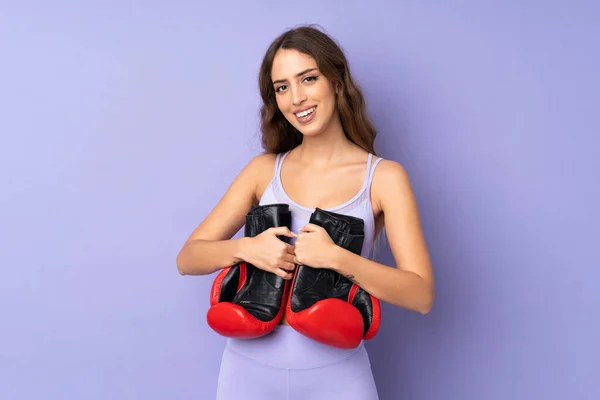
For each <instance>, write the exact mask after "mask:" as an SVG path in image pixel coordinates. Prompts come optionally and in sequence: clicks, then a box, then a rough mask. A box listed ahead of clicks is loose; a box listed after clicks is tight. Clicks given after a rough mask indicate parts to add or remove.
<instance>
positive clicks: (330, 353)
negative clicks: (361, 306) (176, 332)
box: [177, 26, 434, 400]
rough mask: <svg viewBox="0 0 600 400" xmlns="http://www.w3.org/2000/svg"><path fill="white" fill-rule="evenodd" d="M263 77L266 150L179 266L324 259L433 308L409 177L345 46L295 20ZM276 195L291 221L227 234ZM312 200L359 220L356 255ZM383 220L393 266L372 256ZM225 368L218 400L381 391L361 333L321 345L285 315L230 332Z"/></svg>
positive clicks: (206, 269)
mask: <svg viewBox="0 0 600 400" xmlns="http://www.w3.org/2000/svg"><path fill="white" fill-rule="evenodd" d="M259 87H260V93H261V96H262V99H263V102H264V104H263V106H262V108H261V115H262V144H263V147H264V150H265V152H264V154H261V155H258V156H256V157H255V158H253V159H252V160H251V161H250V162H249V163H248V164H247V165H246V167H245V168H244V169H243V170H242V171H241V173H240V174H239V175H238V176H237V177H236V178H235V179H234V181H233V183H232V184H231V185H230V186H229V188H228V190H227V191H226V193H225V194H224V196H223V197H222V198H221V200H220V201H219V203H218V204H217V205H216V206H215V208H214V209H213V210H212V211H211V212H210V214H209V215H208V216H207V217H206V219H204V221H202V222H201V223H200V224H199V225H198V227H197V228H196V229H195V230H194V232H193V233H192V234H191V235H190V237H189V238H188V240H187V241H186V243H185V244H184V246H183V248H182V249H181V251H180V253H179V255H178V257H177V265H178V269H179V272H180V273H181V274H189V275H205V274H212V273H214V272H216V271H218V270H220V269H222V268H224V267H227V266H231V265H234V264H236V263H239V262H241V261H246V262H248V263H251V264H252V265H254V266H256V267H257V268H259V269H261V270H264V271H269V272H272V273H274V274H277V275H278V276H280V277H283V278H285V279H292V277H293V273H294V270H295V268H296V265H310V266H313V267H316V268H329V269H333V270H335V271H337V272H339V273H340V274H342V275H344V276H346V277H348V279H350V280H352V281H353V282H354V283H355V284H357V285H358V286H359V287H361V288H362V289H364V290H365V291H367V292H368V293H369V294H371V295H372V296H374V297H376V298H378V299H379V300H380V301H383V302H387V303H389V304H393V305H396V306H398V307H403V308H406V309H409V310H413V311H415V312H418V313H421V314H426V313H428V312H429V310H430V308H431V306H432V303H433V299H434V279H433V274H432V268H431V265H430V259H429V255H428V251H427V247H426V243H425V240H424V237H423V234H422V230H421V225H420V220H419V215H418V210H417V204H416V202H415V197H414V195H413V191H412V189H411V185H410V181H409V178H408V176H407V174H406V171H405V170H404V168H403V167H402V166H401V165H400V164H398V163H396V162H394V161H390V160H383V159H382V158H379V157H377V156H376V155H375V150H374V140H375V135H376V133H375V130H374V128H373V126H372V124H371V122H370V121H369V118H368V116H367V112H366V109H365V104H364V100H363V96H362V93H361V91H360V90H359V88H358V87H357V85H356V84H355V83H354V81H353V79H352V76H351V74H350V70H349V67H348V62H347V60H346V57H345V55H344V54H343V52H342V50H341V49H340V48H339V47H338V46H337V45H336V43H335V42H334V41H333V40H332V39H331V38H330V37H329V36H327V35H326V34H325V33H323V32H321V31H320V30H318V29H315V28H313V27H308V26H305V27H300V28H296V29H292V30H289V31H287V32H285V33H283V34H282V35H281V36H279V37H278V38H276V39H275V41H274V42H273V43H272V44H271V46H270V47H269V49H268V50H267V52H266V55H265V57H264V60H263V63H262V65H261V69H260V75H259ZM273 203H285V204H289V206H290V209H291V212H292V223H291V229H287V228H285V227H284V228H275V229H271V230H268V231H265V232H263V233H261V234H260V235H258V236H255V237H252V238H247V237H244V238H239V239H237V238H236V239H232V237H233V235H234V234H235V233H236V232H238V231H239V230H240V229H241V228H242V226H243V225H244V222H245V215H246V213H247V212H248V211H249V209H250V208H251V206H253V205H258V204H260V205H262V204H273ZM317 207H318V208H321V209H325V210H328V211H332V212H336V213H341V214H345V215H353V216H355V217H359V218H362V219H363V220H364V223H365V227H364V229H365V230H364V232H365V241H364V247H363V250H362V252H361V254H354V253H351V252H349V251H347V250H345V249H343V248H341V247H339V246H336V245H334V244H333V243H332V242H331V240H329V237H328V235H327V233H326V232H325V231H324V230H323V229H322V228H321V227H319V226H316V225H314V224H310V223H308V221H309V217H310V215H311V213H312V212H313V211H314V210H315V209H316V208H317ZM384 227H385V230H386V234H387V238H388V243H389V246H390V248H391V251H392V253H393V256H394V259H395V262H396V268H393V267H391V266H387V265H383V264H380V263H378V262H376V261H373V246H374V242H375V240H374V239H375V238H376V237H377V236H378V235H379V233H381V231H382V229H383V228H384ZM279 235H283V236H286V237H288V238H289V239H288V240H289V242H288V243H284V242H283V241H281V240H280V239H279V238H278V237H277V236H279ZM220 368H221V369H220V375H219V382H218V390H217V392H218V395H217V398H218V399H221V400H234V399H235V400H240V399H261V400H267V399H289V400H296V399H297V400H300V399H311V400H318V399H328V400H330V399H338V398H339V399H346V400H350V399H360V400H371V399H377V398H378V394H377V390H376V386H375V382H374V379H373V375H372V372H371V365H370V361H369V357H368V355H367V352H366V350H365V347H364V345H363V344H362V343H361V344H360V345H359V346H358V347H357V348H354V349H341V348H337V347H333V346H327V345H324V344H321V343H319V342H317V341H314V340H311V339H309V338H307V337H305V336H303V335H302V334H300V333H298V332H297V331H296V330H294V329H293V328H291V327H290V326H289V324H288V323H287V319H286V317H285V315H284V317H283V318H282V320H281V323H280V325H278V327H277V328H276V329H275V330H274V331H273V332H272V333H270V334H268V335H266V336H263V337H260V338H258V339H250V340H248V339H232V338H229V339H228V340H227V345H226V348H225V351H224V354H223V359H222V362H221V367H220Z"/></svg>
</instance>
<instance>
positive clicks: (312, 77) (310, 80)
mask: <svg viewBox="0 0 600 400" xmlns="http://www.w3.org/2000/svg"><path fill="white" fill-rule="evenodd" d="M304 80H305V81H308V82H312V81H316V80H317V77H316V76H307V77H306V78H304Z"/></svg>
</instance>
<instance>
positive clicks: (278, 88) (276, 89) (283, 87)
mask: <svg viewBox="0 0 600 400" xmlns="http://www.w3.org/2000/svg"><path fill="white" fill-rule="evenodd" d="M283 89H285V85H281V86H277V87H276V88H275V92H281V91H282V90H283Z"/></svg>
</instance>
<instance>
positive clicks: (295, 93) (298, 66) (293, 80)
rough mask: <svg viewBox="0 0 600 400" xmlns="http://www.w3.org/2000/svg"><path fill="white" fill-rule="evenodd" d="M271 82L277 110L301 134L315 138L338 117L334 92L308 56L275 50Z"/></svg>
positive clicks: (297, 52) (290, 50)
mask: <svg viewBox="0 0 600 400" xmlns="http://www.w3.org/2000/svg"><path fill="white" fill-rule="evenodd" d="M271 80H272V82H273V88H274V90H275V99H276V100H277V106H278V107H279V110H280V111H281V112H282V114H283V115H284V116H285V118H286V119H287V120H288V121H289V122H290V123H291V124H292V125H293V126H294V127H295V128H296V129H298V131H300V132H301V133H302V134H303V135H307V136H314V135H318V134H319V133H321V132H323V131H324V130H325V129H327V127H328V126H329V124H330V123H331V121H332V120H333V118H334V117H337V109H336V93H335V89H334V88H333V85H332V84H331V82H330V81H329V80H328V79H327V78H325V76H324V75H323V74H322V73H321V72H320V71H319V69H318V68H317V62H316V61H315V60H314V58H312V57H311V56H309V55H307V54H304V53H300V52H299V51H297V50H292V49H280V50H278V51H277V53H276V54H275V58H274V59H273V67H272V70H271Z"/></svg>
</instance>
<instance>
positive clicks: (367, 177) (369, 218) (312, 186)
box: [259, 152, 381, 324]
mask: <svg viewBox="0 0 600 400" xmlns="http://www.w3.org/2000/svg"><path fill="white" fill-rule="evenodd" d="M288 154H289V152H286V153H282V154H277V155H276V158H275V166H274V171H273V175H272V179H271V180H270V182H269V183H268V185H267V186H266V187H265V189H264V190H263V191H262V193H259V199H260V201H259V204H260V205H264V204H272V203H285V204H289V206H290V211H291V214H292V222H291V230H292V231H293V232H296V233H297V232H298V230H299V229H300V228H301V227H302V226H304V225H305V224H307V223H308V222H309V219H310V215H311V213H312V212H313V211H314V210H315V207H320V208H323V209H325V210H328V211H331V212H336V213H340V214H345V215H351V216H354V217H358V218H361V219H363V220H364V223H365V226H364V229H365V241H364V245H363V248H362V252H361V255H362V256H363V257H365V258H372V257H373V245H374V239H375V236H376V234H377V232H378V231H379V229H380V221H378V219H377V217H376V215H375V214H376V212H374V207H373V205H372V201H371V183H372V181H373V175H374V172H375V167H376V166H377V164H378V163H379V161H381V158H377V157H374V156H373V155H372V154H369V155H368V159H367V163H366V164H363V165H364V166H363V168H362V169H361V170H360V173H359V174H355V173H354V172H353V173H352V174H349V175H343V174H342V175H332V176H326V174H325V175H323V176H320V177H319V176H317V177H308V176H305V175H303V174H300V173H298V175H299V177H298V179H293V178H292V177H290V174H289V173H287V172H286V171H287V169H285V167H283V168H282V165H284V161H285V159H286V157H287V156H288ZM282 169H283V170H284V174H283V178H282ZM292 174H293V171H292ZM284 188H285V189H284ZM319 188H321V189H319ZM307 189H308V190H311V191H315V192H314V193H308V194H306V192H305V191H306V190H307ZM291 193H294V195H290V194H291ZM321 193H323V194H324V195H327V194H329V197H325V196H323V197H322V196H320V194H321ZM344 193H349V194H344ZM352 193H353V194H352ZM313 194H317V195H313ZM340 196H341V197H340ZM337 198H341V200H339V201H338V202H335V204H334V203H332V199H337ZM309 202H312V203H313V205H312V206H310V205H308V203H309ZM330 204H334V205H333V206H329V205H330ZM290 243H291V244H293V243H294V239H291V242H290ZM281 323H282V324H287V319H286V318H285V316H284V317H283V319H282V322H281Z"/></svg>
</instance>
